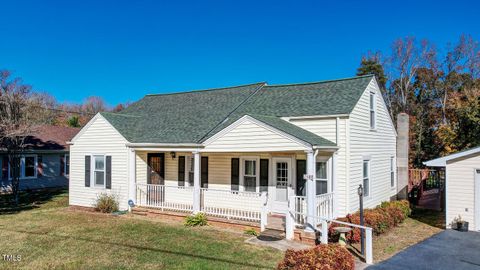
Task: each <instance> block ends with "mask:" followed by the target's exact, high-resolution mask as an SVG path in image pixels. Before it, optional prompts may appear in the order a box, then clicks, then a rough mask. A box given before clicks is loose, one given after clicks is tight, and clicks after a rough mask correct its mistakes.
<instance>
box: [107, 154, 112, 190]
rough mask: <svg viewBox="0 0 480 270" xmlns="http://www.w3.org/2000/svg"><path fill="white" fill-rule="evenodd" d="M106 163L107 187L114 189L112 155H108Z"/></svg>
mask: <svg viewBox="0 0 480 270" xmlns="http://www.w3.org/2000/svg"><path fill="white" fill-rule="evenodd" d="M105 163H107V164H105V188H107V189H112V156H106V157H105Z"/></svg>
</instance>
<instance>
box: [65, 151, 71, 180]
mask: <svg viewBox="0 0 480 270" xmlns="http://www.w3.org/2000/svg"><path fill="white" fill-rule="evenodd" d="M64 163H65V164H64V166H65V169H64V174H65V175H69V174H70V155H65V159H64Z"/></svg>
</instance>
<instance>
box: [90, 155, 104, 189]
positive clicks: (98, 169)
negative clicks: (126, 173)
mask: <svg viewBox="0 0 480 270" xmlns="http://www.w3.org/2000/svg"><path fill="white" fill-rule="evenodd" d="M93 160H94V163H93V166H94V167H93V177H94V183H95V186H102V187H103V186H105V156H93Z"/></svg>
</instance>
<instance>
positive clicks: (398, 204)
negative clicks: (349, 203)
mask: <svg viewBox="0 0 480 270" xmlns="http://www.w3.org/2000/svg"><path fill="white" fill-rule="evenodd" d="M410 214H411V209H410V204H409V202H408V201H406V200H402V201H392V202H383V203H382V204H381V205H380V206H379V207H377V208H375V209H366V210H365V211H364V221H365V223H364V224H365V226H368V227H371V228H372V229H373V233H374V234H375V235H380V234H382V233H385V232H387V231H388V230H389V229H390V228H392V227H394V226H397V225H398V224H400V223H402V222H403V221H404V220H405V219H406V218H407V217H408V216H409V215H410ZM338 220H340V221H346V222H349V223H353V224H360V213H359V212H356V213H354V214H349V215H347V216H346V217H345V218H339V219H338ZM336 226H338V225H337V224H335V223H333V224H331V225H330V227H329V239H330V240H331V241H333V242H334V241H338V234H337V232H336V231H335V230H334V227H336ZM346 237H347V240H348V241H350V242H351V243H357V242H360V237H361V234H360V229H358V228H354V229H353V230H352V231H351V232H349V233H348V234H347V235H346Z"/></svg>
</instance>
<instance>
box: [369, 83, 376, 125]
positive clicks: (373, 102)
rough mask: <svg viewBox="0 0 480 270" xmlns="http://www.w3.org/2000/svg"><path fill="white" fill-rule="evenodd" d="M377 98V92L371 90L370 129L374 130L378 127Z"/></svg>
mask: <svg viewBox="0 0 480 270" xmlns="http://www.w3.org/2000/svg"><path fill="white" fill-rule="evenodd" d="M376 107H377V106H376V99H375V93H373V92H370V129H372V130H374V129H375V128H376V123H375V122H376V120H377V115H376V114H377V109H376Z"/></svg>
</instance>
